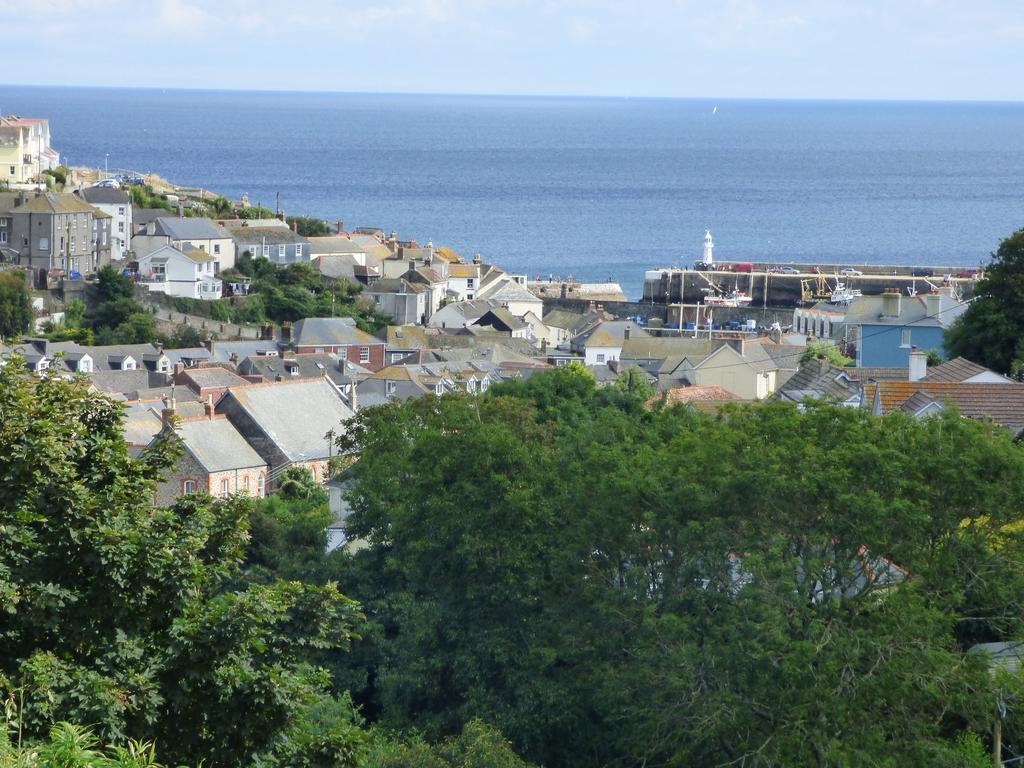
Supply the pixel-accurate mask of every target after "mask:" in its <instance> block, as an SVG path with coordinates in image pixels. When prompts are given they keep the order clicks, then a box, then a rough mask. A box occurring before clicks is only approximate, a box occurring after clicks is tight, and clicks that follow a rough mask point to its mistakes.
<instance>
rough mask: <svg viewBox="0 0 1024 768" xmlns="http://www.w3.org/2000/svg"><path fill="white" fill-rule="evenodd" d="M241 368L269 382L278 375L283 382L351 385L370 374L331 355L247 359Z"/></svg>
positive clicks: (241, 363)
mask: <svg viewBox="0 0 1024 768" xmlns="http://www.w3.org/2000/svg"><path fill="white" fill-rule="evenodd" d="M342 366H343V367H344V370H342ZM238 368H239V370H240V371H242V372H244V373H246V374H252V375H259V376H262V377H263V378H264V379H266V380H267V381H276V380H277V377H278V376H281V377H282V379H288V378H298V379H313V378H319V377H322V376H326V377H327V378H329V379H330V380H331V381H333V382H334V383H335V384H348V383H350V382H351V381H352V380H353V379H361V378H365V377H366V376H369V375H370V373H371V372H370V371H369V370H367V369H366V368H363V367H362V366H361V365H356V364H355V363H353V362H351V361H349V360H342V359H341V358H340V357H339V356H338V355H328V354H324V355H317V354H313V355H289V356H288V357H247V358H245V360H243V361H241V362H240V363H239V366H238ZM292 371H295V372H294V373H293V372H292Z"/></svg>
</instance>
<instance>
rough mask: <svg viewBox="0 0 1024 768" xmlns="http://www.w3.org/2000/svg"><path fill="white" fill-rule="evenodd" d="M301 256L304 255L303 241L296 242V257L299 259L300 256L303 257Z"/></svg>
mask: <svg viewBox="0 0 1024 768" xmlns="http://www.w3.org/2000/svg"><path fill="white" fill-rule="evenodd" d="M301 257H302V243H296V244H295V258H296V259H298V258H301Z"/></svg>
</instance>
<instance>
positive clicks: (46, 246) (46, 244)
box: [39, 237, 50, 251]
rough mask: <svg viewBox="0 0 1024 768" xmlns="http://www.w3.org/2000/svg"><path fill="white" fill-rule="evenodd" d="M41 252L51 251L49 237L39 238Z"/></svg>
mask: <svg viewBox="0 0 1024 768" xmlns="http://www.w3.org/2000/svg"><path fill="white" fill-rule="evenodd" d="M39 250H40V251H48V250H50V238H48V237H40V238H39Z"/></svg>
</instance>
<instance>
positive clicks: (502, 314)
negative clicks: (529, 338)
mask: <svg viewBox="0 0 1024 768" xmlns="http://www.w3.org/2000/svg"><path fill="white" fill-rule="evenodd" d="M474 325H481V326H483V325H487V326H492V327H496V326H499V325H500V326H502V327H503V328H504V329H505V330H508V331H510V332H512V331H521V330H522V329H523V328H527V327H529V323H526V322H524V321H523V320H521V319H520V318H518V317H516V316H515V315H513V314H512V313H511V312H509V311H508V310H507V309H504V308H502V307H499V308H498V309H492V310H490V311H488V312H486V313H484V314H483V315H481V316H480V317H478V318H477V319H476V320H475V321H474Z"/></svg>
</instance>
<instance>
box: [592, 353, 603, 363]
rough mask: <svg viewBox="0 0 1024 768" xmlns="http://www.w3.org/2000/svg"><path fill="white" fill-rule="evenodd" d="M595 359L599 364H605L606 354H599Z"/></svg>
mask: <svg viewBox="0 0 1024 768" xmlns="http://www.w3.org/2000/svg"><path fill="white" fill-rule="evenodd" d="M594 359H595V360H596V361H597V362H599V363H603V362H604V352H598V353H597V354H596V355H595V358H594Z"/></svg>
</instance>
